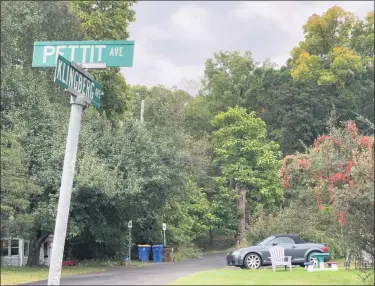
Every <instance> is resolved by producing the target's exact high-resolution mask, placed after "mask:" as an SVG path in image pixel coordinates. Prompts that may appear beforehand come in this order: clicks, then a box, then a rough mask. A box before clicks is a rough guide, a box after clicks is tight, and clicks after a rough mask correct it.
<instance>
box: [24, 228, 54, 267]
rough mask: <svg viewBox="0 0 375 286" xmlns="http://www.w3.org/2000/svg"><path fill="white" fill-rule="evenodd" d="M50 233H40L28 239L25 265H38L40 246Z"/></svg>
mask: <svg viewBox="0 0 375 286" xmlns="http://www.w3.org/2000/svg"><path fill="white" fill-rule="evenodd" d="M50 234H51V233H47V234H44V235H40V236H39V237H37V238H34V239H32V240H31V241H30V250H29V257H28V258H27V264H26V265H27V266H29V267H33V266H38V265H39V255H40V247H41V245H42V243H43V242H44V241H45V240H46V239H47V237H48V236H49V235H50Z"/></svg>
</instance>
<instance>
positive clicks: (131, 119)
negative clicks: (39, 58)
mask: <svg viewBox="0 0 375 286" xmlns="http://www.w3.org/2000/svg"><path fill="white" fill-rule="evenodd" d="M47 2H48V3H47ZM93 4H95V5H93ZM134 4H136V1H126V2H124V1H74V2H64V1H62V2H59V1H52V2H51V1H34V2H28V1H23V2H12V1H6V2H4V1H3V2H1V25H2V30H1V54H2V58H1V177H2V180H1V231H2V235H3V236H8V235H9V236H22V237H28V238H30V239H31V241H32V248H31V249H30V258H29V261H28V264H29V265H35V264H37V263H38V255H39V254H38V251H39V247H40V243H41V242H42V241H43V238H45V237H46V236H48V235H49V234H50V233H52V232H53V229H54V220H55V216H56V206H57V201H58V195H59V188H60V180H61V173H62V165H63V158H64V152H65V140H66V133H67V128H68V119H69V100H68V97H67V94H65V93H63V92H62V90H61V89H60V88H59V87H58V86H57V85H55V83H54V82H53V69H37V68H31V59H32V51H33V42H34V41H41V40H45V41H48V40H78V39H115V40H116V39H122V40H123V39H127V38H128V37H129V32H128V25H129V23H131V22H133V21H135V12H134V10H133V9H132V7H133V5H134ZM373 15H374V14H373V12H372V13H369V15H368V17H367V18H366V19H365V20H364V21H360V20H358V19H356V18H354V16H353V15H352V14H351V13H349V12H346V11H344V10H342V9H341V8H338V7H334V8H332V9H330V10H328V11H327V12H326V13H325V14H324V15H323V16H318V15H314V16H312V17H311V18H310V19H308V21H307V24H306V25H305V26H304V27H303V29H304V32H305V40H304V41H303V42H301V43H300V45H299V46H298V47H297V48H294V49H293V50H292V52H291V59H289V60H288V62H287V63H286V65H285V66H283V67H281V68H280V69H278V68H275V66H274V64H272V62H271V61H270V60H267V61H265V62H264V63H262V64H261V65H260V64H258V63H256V62H255V61H254V60H253V58H252V54H251V52H250V51H246V52H245V53H244V54H241V53H240V52H218V53H215V54H214V56H213V58H212V59H208V60H207V61H206V66H205V74H204V79H203V88H202V90H200V93H199V95H198V96H196V97H192V96H191V95H189V94H188V93H187V92H185V91H182V90H169V89H167V88H165V87H163V86H154V87H146V86H129V85H128V84H127V83H126V80H125V79H124V77H123V76H122V75H121V73H120V70H119V69H116V68H115V69H106V70H102V71H93V72H92V73H93V74H94V76H95V77H96V78H97V80H98V81H99V82H101V83H103V86H104V96H103V106H102V108H101V110H100V112H98V111H96V110H95V109H93V108H92V107H90V108H87V109H86V110H85V112H84V116H83V121H82V127H81V133H80V140H79V149H78V154H77V163H76V173H75V178H74V186H73V195H72V203H71V212H70V219H69V224H68V234H67V244H66V256H68V257H75V258H79V259H90V258H105V257H119V256H120V257H122V256H123V255H124V254H125V253H127V252H126V251H127V241H126V236H127V222H128V221H129V220H133V230H132V233H133V241H134V242H135V243H161V242H162V236H161V225H162V223H163V222H165V223H167V243H168V244H171V245H174V246H176V247H177V248H180V250H181V253H183V251H184V249H185V251H190V250H189V249H191V248H192V247H193V246H194V244H193V243H195V244H196V245H198V246H199V247H202V248H203V247H205V248H210V247H211V248H212V247H214V245H217V244H216V243H215V241H216V239H217V238H218V237H223V236H226V237H228V238H229V239H230V241H231V245H233V244H235V243H237V244H242V243H245V240H246V238H248V239H249V240H250V241H251V242H255V240H259V239H261V238H262V237H264V236H265V235H269V234H272V233H274V232H296V233H299V234H301V235H302V236H303V237H304V238H306V239H309V240H317V241H318V240H319V241H322V240H323V241H324V242H328V243H332V244H334V245H335V248H334V253H335V254H337V255H341V254H342V253H343V249H342V248H341V245H343V241H344V240H343V238H342V236H343V235H346V234H348V235H349V233H350V234H351V235H352V236H353V231H347V232H345V231H343V232H341V227H340V225H339V224H338V223H337V219H336V217H335V216H334V214H331V213H329V212H322V213H319V208H318V206H317V205H316V204H315V194H314V190H311V189H309V188H306V187H305V185H304V184H302V183H301V184H299V185H298V184H296V185H295V186H294V188H293V190H288V191H285V192H283V189H282V180H281V178H280V177H279V174H278V170H279V168H280V164H281V162H282V161H281V160H282V158H283V157H285V156H286V155H290V154H294V153H295V152H296V151H298V152H300V153H301V152H305V147H306V146H310V145H312V144H313V143H314V140H315V139H316V138H318V137H319V135H321V134H324V133H326V121H327V120H328V118H330V114H331V110H332V108H333V107H334V108H335V110H336V114H337V118H335V122H334V123H336V124H337V123H339V122H340V121H347V120H349V119H351V120H355V119H356V117H357V116H358V115H361V116H363V117H365V118H367V119H368V120H369V121H371V122H373V121H374V98H373V93H374V67H373V61H372V60H373V58H374V55H373V53H374V47H373V33H374V24H373V17H374V16H373ZM20 19H22V20H20ZM338 19H339V20H340V21H338ZM337 23H339V24H337ZM42 26H43V27H44V28H43V29H41V27H42ZM319 27H324V28H326V30H324V29H323V30H322V29H319ZM335 29H337V30H338V31H339V32H338V33H336V34H335V33H332V31H333V30H335ZM57 34H58V35H59V39H56V35H57ZM349 34H350V35H352V37H350V38H348V37H347V35H349ZM21 39H22V40H21ZM371 40H372V41H371ZM291 49H292V47H291ZM5 51H6V52H5ZM142 100H143V101H144V106H145V108H144V116H143V118H142V120H141V111H140V109H141V101H142ZM357 127H358V129H359V130H358V132H360V133H362V134H364V135H369V136H372V133H373V129H372V128H371V126H369V125H368V124H366V123H365V122H364V121H358V122H357ZM372 138H373V137H372ZM306 152H308V151H306ZM363 162H364V161H363ZM363 162H362V163H363ZM371 164H372V165H371ZM360 166H361V170H367V169H368V170H370V169H371V167H372V168H373V162H367V163H366V162H364V164H361V165H360ZM366 168H367V169H366ZM367 187H368V186H367ZM368 188H369V187H368ZM348 203H349V204H350V203H351V202H348ZM307 213H308V214H309V215H306V214H307ZM355 217H356V218H357V219H358V218H359V217H360V216H359V215H358V213H356V214H355ZM350 221H352V222H353V220H350V219H348V225H350ZM352 224H353V223H352ZM353 229H354V230H355V228H352V230H353ZM328 230H329V231H328ZM245 232H247V234H246V233H245ZM196 253H199V251H197V252H196ZM181 255H182V254H181Z"/></svg>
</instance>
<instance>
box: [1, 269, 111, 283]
mask: <svg viewBox="0 0 375 286" xmlns="http://www.w3.org/2000/svg"><path fill="white" fill-rule="evenodd" d="M104 270H105V268H98V267H87V266H71V267H63V269H62V272H61V276H62V277H66V276H71V275H78V274H85V273H90V272H100V271H104ZM46 279H48V267H35V268H31V267H1V285H16V284H21V283H28V282H34V281H39V280H46Z"/></svg>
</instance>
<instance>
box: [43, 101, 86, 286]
mask: <svg viewBox="0 0 375 286" xmlns="http://www.w3.org/2000/svg"><path fill="white" fill-rule="evenodd" d="M70 103H71V111H70V120H69V130H68V137H67V140H66V150H65V158H64V167H63V173H62V178H61V187H60V195H59V204H58V207H57V217H56V224H55V231H54V233H53V245H52V256H51V261H50V267H49V274H48V285H60V277H61V264H62V260H63V255H64V246H65V237H66V229H67V226H68V219H69V208H70V199H71V196H72V188H73V178H74V168H75V162H76V155H77V148H78V139H79V130H80V127H81V119H82V114H83V108H84V106H86V105H87V104H88V99H87V97H85V96H71V102H70Z"/></svg>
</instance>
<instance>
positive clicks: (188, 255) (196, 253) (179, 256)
mask: <svg viewBox="0 0 375 286" xmlns="http://www.w3.org/2000/svg"><path fill="white" fill-rule="evenodd" d="M202 255H203V252H202V250H201V249H200V248H198V247H197V246H196V245H194V244H192V243H191V244H186V245H182V246H179V247H178V248H177V249H175V251H174V253H173V257H174V261H181V260H187V259H192V258H198V257H202Z"/></svg>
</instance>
